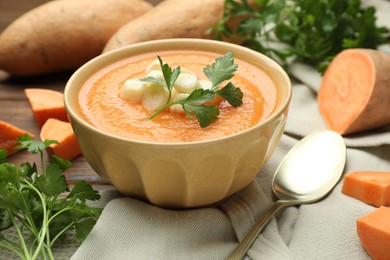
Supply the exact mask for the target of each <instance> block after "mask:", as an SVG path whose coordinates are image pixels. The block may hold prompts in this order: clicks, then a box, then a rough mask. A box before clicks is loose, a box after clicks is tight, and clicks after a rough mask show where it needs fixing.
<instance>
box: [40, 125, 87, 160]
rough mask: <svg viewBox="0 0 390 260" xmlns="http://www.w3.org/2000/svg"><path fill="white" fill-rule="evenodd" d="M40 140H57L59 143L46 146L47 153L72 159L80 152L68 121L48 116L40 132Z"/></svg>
mask: <svg viewBox="0 0 390 260" xmlns="http://www.w3.org/2000/svg"><path fill="white" fill-rule="evenodd" d="M40 137H41V140H42V141H44V140H46V139H48V140H57V141H58V142H59V144H52V145H50V146H49V147H48V152H49V155H52V154H55V155H57V156H58V157H61V158H62V159H65V160H69V161H70V160H73V159H74V158H76V157H77V156H79V155H80V154H81V150H80V147H79V144H78V142H77V139H76V136H75V135H74V133H73V129H72V126H71V125H70V123H68V122H63V121H60V120H58V119H54V118H49V119H48V120H47V121H46V123H45V124H44V125H43V127H42V129H41V133H40Z"/></svg>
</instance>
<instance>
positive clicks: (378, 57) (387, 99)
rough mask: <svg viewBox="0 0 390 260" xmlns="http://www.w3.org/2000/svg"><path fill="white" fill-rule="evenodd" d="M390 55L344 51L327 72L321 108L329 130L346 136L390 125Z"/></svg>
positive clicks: (321, 94) (358, 50)
mask: <svg viewBox="0 0 390 260" xmlns="http://www.w3.org/2000/svg"><path fill="white" fill-rule="evenodd" d="M389 75H390V55H389V54H385V53H383V52H380V51H377V50H370V49H348V50H345V51H343V52H341V53H340V54H339V55H337V56H336V57H335V59H334V60H333V61H332V62H331V64H330V65H329V67H328V69H327V70H326V72H325V74H324V77H323V80H322V83H321V87H320V90H319V92H318V105H319V109H320V113H321V115H322V117H323V119H324V121H325V123H326V125H327V126H328V128H330V129H332V130H334V131H336V132H338V133H340V134H342V135H346V134H351V133H357V132H361V131H365V130H370V129H374V128H377V127H381V126H385V125H389V124H390V87H389V86H390V76H389Z"/></svg>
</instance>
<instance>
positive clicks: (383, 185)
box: [341, 171, 390, 207]
mask: <svg viewBox="0 0 390 260" xmlns="http://www.w3.org/2000/svg"><path fill="white" fill-rule="evenodd" d="M341 191H342V193H344V194H345V195H348V196H351V197H353V198H356V199H358V200H361V201H363V202H365V203H367V204H370V205H373V206H376V207H379V206H390V172H380V171H360V172H350V173H348V174H346V175H345V177H344V182H343V187H342V190H341Z"/></svg>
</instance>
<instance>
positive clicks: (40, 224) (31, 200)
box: [0, 134, 101, 259]
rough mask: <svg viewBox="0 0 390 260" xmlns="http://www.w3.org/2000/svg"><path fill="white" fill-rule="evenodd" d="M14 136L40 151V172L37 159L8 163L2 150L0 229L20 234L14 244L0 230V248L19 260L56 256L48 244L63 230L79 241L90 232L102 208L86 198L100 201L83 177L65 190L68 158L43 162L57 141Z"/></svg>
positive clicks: (32, 150) (0, 165) (96, 193)
mask: <svg viewBox="0 0 390 260" xmlns="http://www.w3.org/2000/svg"><path fill="white" fill-rule="evenodd" d="M17 141H18V142H19V143H20V145H19V147H18V148H19V149H27V150H28V151H29V152H31V153H33V154H39V155H40V160H41V171H42V172H41V173H40V174H39V173H38V167H37V165H36V164H35V163H33V164H32V165H31V164H30V163H29V162H26V163H23V164H22V165H20V166H16V165H14V164H12V163H10V162H8V161H7V158H6V157H7V152H6V151H5V150H2V149H0V229H1V230H2V231H3V230H5V229H8V228H14V229H15V231H16V233H17V234H18V238H19V243H18V242H16V241H12V240H10V239H9V238H7V237H6V236H5V235H4V234H3V233H0V247H3V248H5V249H8V250H10V251H12V252H14V253H15V254H17V255H18V256H19V257H20V258H21V259H37V258H38V257H40V259H54V256H53V254H52V251H51V247H52V246H53V244H54V243H55V242H56V241H57V240H58V239H59V238H60V237H61V236H62V235H63V234H64V233H65V232H66V231H68V230H75V231H76V239H77V240H78V241H79V242H81V241H83V240H84V239H85V238H86V236H87V235H88V234H89V232H90V231H91V229H92V227H93V226H94V224H95V223H96V220H97V218H98V217H99V216H100V213H101V209H99V208H93V207H90V206H88V205H87V204H86V201H87V200H98V199H99V198H100V195H99V194H98V192H97V191H95V190H93V189H92V187H91V186H90V185H89V184H87V183H86V182H85V181H80V182H78V183H76V184H75V186H74V187H73V189H72V190H71V191H70V190H69V186H68V184H67V182H66V179H65V176H64V175H63V172H64V171H65V170H66V169H67V168H69V167H70V166H71V163H70V162H69V161H65V160H63V159H61V158H59V157H56V156H53V157H52V160H51V162H50V163H48V164H47V165H45V164H44V159H43V152H44V150H45V149H46V148H47V147H48V146H49V145H50V144H52V143H56V141H51V140H45V141H44V142H40V141H35V140H32V139H31V137H30V136H28V135H27V134H26V135H24V136H22V137H19V138H18V140H17ZM69 191H70V192H69ZM65 193H67V195H64V194H65Z"/></svg>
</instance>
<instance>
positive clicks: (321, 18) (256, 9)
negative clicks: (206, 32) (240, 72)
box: [215, 0, 389, 72]
mask: <svg viewBox="0 0 390 260" xmlns="http://www.w3.org/2000/svg"><path fill="white" fill-rule="evenodd" d="M254 2H255V3H256V4H257V6H253V5H250V4H249V3H248V0H240V1H236V0H225V9H224V16H223V18H222V19H221V21H220V23H219V24H218V25H217V26H216V28H215V32H216V37H217V39H222V37H227V38H232V37H233V38H234V37H237V38H240V39H244V40H245V43H244V44H245V45H246V46H247V47H249V48H252V49H254V50H257V51H259V52H261V53H264V54H266V55H267V56H270V57H272V58H275V59H276V60H279V61H280V63H281V64H282V65H285V66H286V65H288V62H289V61H290V60H291V58H297V59H298V60H300V61H303V62H305V63H307V64H310V65H313V66H315V67H317V69H318V70H319V71H321V72H323V71H325V69H326V68H327V66H328V64H329V62H330V61H331V60H332V59H333V58H334V56H335V55H337V54H338V53H339V52H341V51H342V50H344V49H347V48H372V49H375V48H377V46H378V45H380V44H383V43H386V42H387V41H388V40H387V36H388V33H389V29H388V28H385V27H377V26H376V24H375V23H376V17H375V8H374V7H367V8H363V7H362V6H361V2H360V0H349V1H340V0H322V1H312V0H295V1H290V0H277V1H275V0H255V1H254ZM234 17H240V23H239V25H238V27H237V28H232V27H230V26H229V20H231V19H232V18H234ZM274 42H279V43H283V44H284V45H283V47H281V46H280V44H279V45H275V44H272V43H274Z"/></svg>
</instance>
